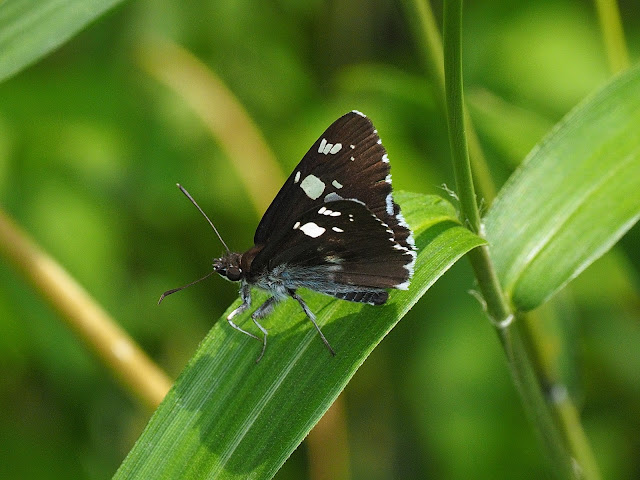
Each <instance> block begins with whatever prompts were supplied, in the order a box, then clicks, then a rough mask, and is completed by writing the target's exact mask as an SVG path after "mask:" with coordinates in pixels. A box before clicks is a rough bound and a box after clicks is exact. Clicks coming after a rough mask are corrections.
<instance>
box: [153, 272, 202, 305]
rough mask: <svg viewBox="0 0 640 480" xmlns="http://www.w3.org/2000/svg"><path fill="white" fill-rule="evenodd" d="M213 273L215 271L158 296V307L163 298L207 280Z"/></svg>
mask: <svg viewBox="0 0 640 480" xmlns="http://www.w3.org/2000/svg"><path fill="white" fill-rule="evenodd" d="M214 273H215V270H212V271H210V272H209V273H207V274H206V275H205V276H204V277H202V278H199V279H198V280H194V281H193V282H191V283H188V284H186V285H183V286H182V287H178V288H172V289H171V290H167V291H166V292H164V293H163V294H162V295H160V300H158V305H160V302H162V300H164V297H166V296H168V295H171V294H172V293H176V292H179V291H180V290H184V289H185V288H187V287H190V286H191V285H194V284H196V283H198V282H201V281H202V280H204V279H206V278H209V277H210V276H211V275H213V274H214Z"/></svg>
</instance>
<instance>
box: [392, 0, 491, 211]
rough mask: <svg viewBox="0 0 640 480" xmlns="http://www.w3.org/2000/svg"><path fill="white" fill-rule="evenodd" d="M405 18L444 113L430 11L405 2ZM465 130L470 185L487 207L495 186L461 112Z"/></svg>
mask: <svg viewBox="0 0 640 480" xmlns="http://www.w3.org/2000/svg"><path fill="white" fill-rule="evenodd" d="M404 3H405V8H406V10H407V17H408V19H409V21H410V23H411V25H412V26H413V30H414V35H415V37H416V39H417V45H418V49H419V50H420V53H421V54H422V57H423V61H424V64H425V66H426V67H427V73H428V74H429V76H430V78H431V80H432V81H433V83H434V84H435V85H436V89H437V93H438V98H439V99H440V103H441V106H442V111H443V112H446V94H445V86H444V54H443V50H442V41H441V38H442V36H441V35H440V31H439V30H438V26H437V24H436V20H435V17H434V15H433V10H432V9H431V5H430V3H429V2H428V0H405V2H404ZM464 122H465V128H466V130H467V135H468V145H469V156H470V158H471V163H472V165H473V172H474V181H475V184H476V186H477V188H478V192H479V194H480V196H481V197H482V198H483V199H484V201H485V203H486V204H487V205H490V204H491V202H492V201H493V199H494V198H495V196H496V186H495V184H494V182H493V178H492V177H491V173H490V171H489V166H488V165H487V161H486V158H485V156H484V153H483V151H482V147H481V145H480V141H479V140H478V136H477V134H476V131H475V129H474V127H473V122H472V121H471V117H470V116H469V115H468V114H467V112H466V111H465V114H464Z"/></svg>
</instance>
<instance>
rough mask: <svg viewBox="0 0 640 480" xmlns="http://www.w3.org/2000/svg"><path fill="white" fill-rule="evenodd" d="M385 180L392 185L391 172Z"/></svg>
mask: <svg viewBox="0 0 640 480" xmlns="http://www.w3.org/2000/svg"><path fill="white" fill-rule="evenodd" d="M384 181H385V182H387V183H388V184H389V185H391V174H388V175H387V176H386V177H385V179H384Z"/></svg>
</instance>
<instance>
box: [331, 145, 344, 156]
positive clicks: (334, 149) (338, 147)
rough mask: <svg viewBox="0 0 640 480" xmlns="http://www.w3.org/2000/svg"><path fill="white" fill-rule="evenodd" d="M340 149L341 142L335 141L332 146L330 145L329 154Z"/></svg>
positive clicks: (333, 153)
mask: <svg viewBox="0 0 640 480" xmlns="http://www.w3.org/2000/svg"><path fill="white" fill-rule="evenodd" d="M340 150H342V144H341V143H336V144H335V145H334V146H333V147H331V150H329V153H330V154H331V155H335V154H336V153H338V152H339V151H340Z"/></svg>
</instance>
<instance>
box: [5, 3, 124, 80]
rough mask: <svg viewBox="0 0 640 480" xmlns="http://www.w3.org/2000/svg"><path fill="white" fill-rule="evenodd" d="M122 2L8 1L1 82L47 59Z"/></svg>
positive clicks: (6, 5)
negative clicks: (50, 54) (43, 58)
mask: <svg viewBox="0 0 640 480" xmlns="http://www.w3.org/2000/svg"><path fill="white" fill-rule="evenodd" d="M121 1H122V0H63V1H59V0H38V1H37V2H32V1H30V0H8V1H5V2H3V4H2V5H0V81H2V80H4V79H6V78H7V77H10V76H11V75H14V74H15V73H17V72H19V71H20V70H22V69H23V68H25V67H27V66H29V65H31V64H32V63H34V62H36V61H37V60H39V59H40V58H42V57H44V56H45V55H47V54H48V53H51V51H52V50H54V49H56V48H58V47H59V46H60V45H62V44H63V43H64V42H66V41H67V40H69V39H70V38H71V37H73V36H74V35H75V34H77V33H78V32H79V31H80V30H82V29H83V28H85V27H86V26H87V24H89V23H91V22H93V21H94V20H95V19H96V18H98V17H100V16H101V15H103V14H104V13H105V12H106V11H107V10H109V9H110V8H112V7H113V6H114V5H117V4H119V3H120V2H121Z"/></svg>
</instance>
